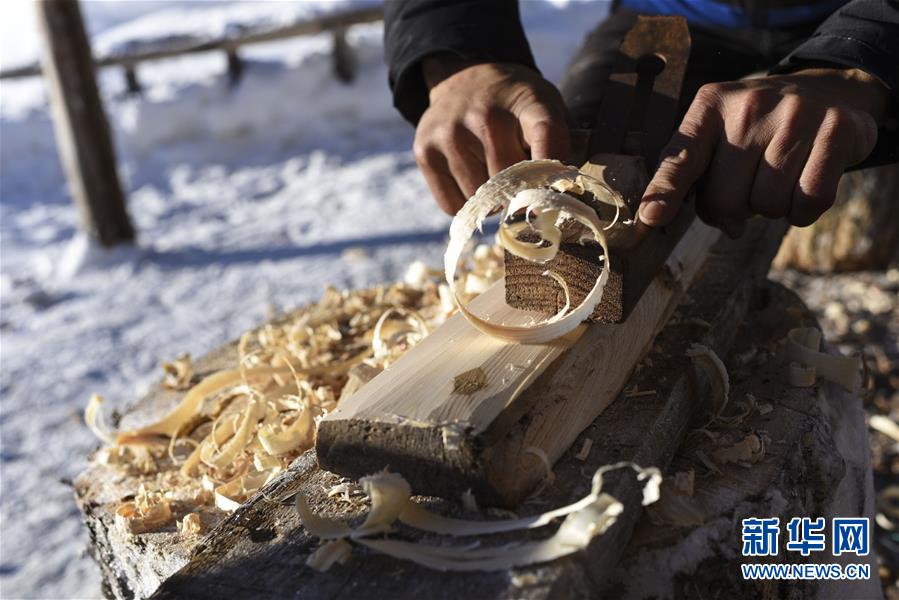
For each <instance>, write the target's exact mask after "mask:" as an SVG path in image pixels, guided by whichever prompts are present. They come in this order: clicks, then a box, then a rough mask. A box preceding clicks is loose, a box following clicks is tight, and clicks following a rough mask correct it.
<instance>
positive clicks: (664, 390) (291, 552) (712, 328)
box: [148, 221, 837, 599]
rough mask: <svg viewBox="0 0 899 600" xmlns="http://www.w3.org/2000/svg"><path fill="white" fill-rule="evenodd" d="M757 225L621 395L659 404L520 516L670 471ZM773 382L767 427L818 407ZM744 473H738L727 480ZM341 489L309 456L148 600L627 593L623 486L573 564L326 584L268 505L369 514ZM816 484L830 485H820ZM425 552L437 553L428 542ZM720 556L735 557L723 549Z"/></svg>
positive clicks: (725, 252)
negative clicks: (637, 469) (613, 519)
mask: <svg viewBox="0 0 899 600" xmlns="http://www.w3.org/2000/svg"><path fill="white" fill-rule="evenodd" d="M753 225H754V227H751V228H750V231H749V232H748V234H747V236H746V238H745V239H743V240H741V241H738V242H735V241H732V240H721V241H720V242H719V243H718V244H717V245H716V246H715V248H714V249H713V251H712V252H711V253H710V258H709V260H708V261H706V265H705V266H704V268H703V270H702V272H701V274H700V275H699V277H698V281H697V283H696V285H695V286H694V287H693V288H692V289H691V291H690V296H691V299H692V301H691V302H690V303H688V304H685V305H682V306H681V307H680V309H679V311H678V313H677V315H676V316H677V318H676V323H671V324H669V325H668V326H667V327H666V329H665V331H664V332H663V333H662V334H661V335H660V336H659V337H658V339H657V340H656V351H654V352H653V353H652V356H653V358H654V361H655V366H654V368H652V369H643V370H642V371H641V372H640V373H639V374H638V375H636V376H632V377H631V378H630V380H629V383H628V385H637V386H640V388H641V389H649V388H652V389H653V390H654V391H655V392H656V394H655V395H652V396H648V397H640V398H632V399H629V398H627V397H624V396H619V398H618V400H617V401H616V402H615V403H614V404H613V405H612V406H611V407H610V408H609V410H608V411H606V412H604V413H603V414H602V415H601V416H600V417H599V418H598V419H597V420H596V421H595V422H594V423H593V424H592V425H591V426H590V427H589V429H588V430H587V431H586V432H585V434H584V435H583V436H582V437H581V440H579V441H583V440H584V439H585V437H590V439H591V440H593V442H594V445H593V450H592V451H591V452H590V453H589V456H588V457H587V458H586V460H584V461H580V460H578V459H576V458H575V457H574V453H573V452H572V453H567V454H566V455H565V456H564V458H563V459H562V460H561V461H560V462H559V463H558V465H557V467H556V472H557V476H558V477H557V480H556V483H555V484H554V485H553V486H550V487H549V488H547V489H546V491H545V492H544V494H543V495H542V497H541V501H542V502H541V503H540V504H539V505H532V504H526V505H525V506H523V507H522V508H521V509H520V514H522V515H524V514H533V513H535V512H538V511H539V510H542V509H545V508H546V507H547V506H556V505H561V504H564V503H566V502H569V501H571V500H573V499H575V498H578V497H580V496H581V495H582V494H583V493H584V489H585V487H587V485H588V483H587V477H588V476H587V475H585V474H589V473H591V472H593V470H594V469H596V468H597V467H598V466H600V465H603V464H608V463H610V462H614V461H618V460H635V461H637V462H639V463H640V464H643V465H655V466H658V467H660V468H663V469H664V468H665V467H666V466H667V465H668V463H669V461H670V460H671V458H672V457H673V456H674V454H675V452H676V449H677V448H678V446H680V444H681V442H682V441H683V439H684V435H685V431H686V429H687V427H688V425H689V422H690V419H691V416H692V415H694V414H695V413H696V411H697V409H699V408H701V407H702V406H703V398H704V394H703V390H704V389H705V386H704V384H703V376H702V374H701V373H696V372H693V369H692V368H691V366H690V365H691V363H690V360H689V358H687V357H686V356H685V350H686V348H687V347H688V346H689V345H690V344H691V343H692V342H695V341H698V342H701V343H705V344H707V345H709V346H710V347H713V348H715V350H716V351H717V352H718V353H719V354H720V355H721V356H722V357H726V355H727V349H728V348H729V347H730V345H731V343H732V342H733V340H734V337H735V336H736V334H737V330H738V328H739V326H740V324H741V323H742V322H743V319H744V316H745V315H746V313H747V311H748V310H749V306H750V300H751V299H752V298H753V297H754V293H755V291H756V290H757V287H756V282H757V281H758V280H759V278H763V277H764V274H765V273H766V272H767V267H768V264H769V263H770V260H771V257H772V256H773V254H774V252H775V251H776V248H777V245H778V243H779V240H780V239H781V237H782V235H783V232H784V229H785V227H784V226H783V225H782V224H779V223H773V222H770V221H756V222H755V223H754V224H753ZM777 308H778V309H779V310H786V309H789V308H790V306H783V305H782V304H778V307H777ZM769 312H775V311H769ZM699 318H701V319H704V320H706V321H708V324H709V327H704V326H701V325H697V324H695V320H696V319H699ZM748 327H750V330H751V331H760V330H762V329H763V327H762V326H761V325H760V324H750V325H749V326H748ZM773 333H774V334H775V337H768V338H764V339H765V340H766V341H765V343H766V345H770V344H773V343H774V341H776V339H777V338H776V336H777V335H781V332H779V331H774V332H773ZM778 381H779V380H773V381H772V380H770V379H765V381H764V382H763V383H764V384H765V386H766V387H765V389H764V391H758V392H757V393H758V395H759V397H762V396H763V395H774V396H775V397H777V398H784V400H783V401H784V402H785V403H787V402H788V403H789V406H787V407H784V408H783V409H781V408H780V407H779V406H778V407H776V409H775V411H776V412H775V413H772V415H773V416H774V418H783V419H789V418H790V417H791V416H796V415H801V414H803V413H800V412H797V409H799V408H801V407H809V406H813V405H814V403H815V398H814V394H815V393H814V391H813V390H809V389H802V390H792V391H789V390H788V389H786V388H784V386H783V384H780V385H777V384H778ZM757 382H761V379H759V380H758V381H757ZM750 391H752V390H750ZM788 393H789V399H787V397H788ZM780 411H782V412H780ZM776 446H777V452H776V453H775V455H773V456H772V457H771V458H770V459H769V461H766V463H765V466H766V469H767V467H768V466H769V465H771V466H772V467H773V466H775V463H774V462H773V461H774V460H775V459H776V460H777V461H778V462H777V463H776V464H785V462H788V461H789V457H790V456H792V455H793V454H797V453H798V452H797V451H796V450H795V448H794V446H793V445H783V446H782V447H781V446H779V445H776ZM578 447H580V444H578ZM741 469H742V468H738V467H734V471H737V470H741ZM766 473H767V474H768V476H767V477H766V478H765V479H762V478H759V479H758V480H756V479H753V480H752V482H751V483H752V486H751V488H747V489H746V490H744V491H743V492H740V490H739V489H737V488H736V487H735V480H734V479H733V477H732V476H730V475H728V476H727V479H726V481H725V484H726V485H727V487H728V488H729V489H730V490H731V498H732V499H733V501H734V504H740V503H741V502H743V501H750V500H751V499H752V498H758V497H760V496H763V494H762V493H760V492H759V490H764V489H765V487H766V485H768V482H769V481H770V479H771V478H774V477H776V476H778V474H779V471H777V470H776V468H772V469H771V470H770V471H766ZM830 475H831V474H828V477H830ZM833 476H834V477H836V476H837V474H833ZM338 481H339V478H338V477H336V476H334V475H332V474H329V473H326V472H323V471H322V470H321V469H320V468H319V467H318V465H317V464H316V461H315V456H314V455H313V454H312V453H311V452H310V453H307V454H305V455H304V456H302V457H301V458H299V459H298V460H297V461H296V462H295V463H294V464H293V465H292V466H291V468H290V470H289V471H288V472H287V473H285V475H284V476H283V477H281V478H279V479H278V480H276V481H274V482H272V483H271V484H270V485H269V486H268V487H267V488H266V489H265V490H263V491H262V492H261V493H260V494H258V495H257V496H255V497H254V498H252V499H251V500H250V501H249V502H248V503H247V504H246V505H245V506H244V507H242V508H241V509H239V510H238V511H236V512H235V513H233V514H232V515H231V516H229V517H228V519H227V520H225V521H224V522H223V523H222V524H221V525H219V526H218V527H217V528H216V529H215V530H214V531H212V532H211V533H210V534H209V535H208V536H207V537H205V538H204V539H203V541H202V542H200V543H199V544H198V545H197V546H196V547H195V548H194V550H193V553H192V555H191V558H190V561H189V563H188V564H187V565H186V566H185V567H184V568H182V569H180V570H179V571H178V572H177V573H176V574H174V575H173V576H172V577H170V578H168V579H167V580H166V581H165V582H164V583H163V585H162V586H161V587H160V589H159V590H158V591H157V593H156V594H155V595H154V597H155V598H159V599H162V598H183V597H191V598H220V597H222V596H228V597H234V596H237V597H265V598H269V597H270V598H277V597H304V598H334V597H343V596H352V595H353V594H360V595H362V596H364V597H376V598H382V597H383V598H387V597H389V598H418V597H421V596H422V595H423V594H426V595H427V596H428V597H431V598H435V599H438V598H439V599H443V598H462V597H477V598H531V599H548V598H587V597H600V594H603V595H602V596H601V597H607V596H608V597H613V596H615V595H616V594H606V593H605V592H604V590H606V589H607V588H608V587H609V586H610V585H612V586H614V585H619V586H620V585H621V584H622V583H623V582H622V581H621V580H620V579H619V578H617V577H616V573H617V570H616V568H615V566H616V564H617V563H618V561H619V559H620V557H621V554H622V552H624V551H625V550H626V548H627V547H628V544H627V540H628V538H629V536H630V532H631V528H632V527H633V524H634V522H635V521H636V520H637V519H638V517H639V515H640V509H639V499H638V498H637V497H636V496H637V495H638V491H639V490H638V487H637V486H636V483H635V482H634V481H633V480H632V479H628V478H627V477H620V478H610V482H609V486H608V488H607V489H608V491H610V492H611V493H612V494H613V495H615V496H616V497H618V498H621V499H622V500H624V501H625V502H626V504H627V507H628V508H627V510H626V511H625V514H624V515H622V517H621V518H620V519H619V523H618V524H616V525H615V526H614V527H613V528H612V529H611V530H610V531H609V532H608V533H607V534H606V536H604V537H602V538H598V539H597V540H595V542H594V543H593V544H591V546H590V547H589V548H588V550H587V552H585V553H583V554H581V555H576V556H572V557H569V558H566V559H562V560H558V561H555V562H553V563H550V564H546V565H536V566H533V567H528V568H522V569H515V570H514V571H502V572H495V573H441V572H437V571H432V570H428V569H425V568H421V567H418V566H416V565H413V564H410V563H407V562H403V561H397V560H393V559H390V558H388V557H386V556H383V555H379V554H375V553H372V552H369V551H367V550H365V549H361V548H357V549H356V550H355V551H354V556H353V559H352V560H351V561H350V562H349V563H348V564H346V565H342V566H341V565H337V566H335V567H333V568H332V569H331V571H329V572H328V573H324V574H321V573H316V572H314V571H312V570H311V569H308V568H304V567H303V562H304V561H305V560H306V558H307V557H308V556H309V554H310V553H311V552H312V551H313V550H314V549H315V548H316V547H317V541H316V540H315V539H314V538H312V537H310V536H309V535H308V533H307V532H305V531H304V530H303V528H302V526H301V525H300V524H299V522H298V519H297V517H296V515H295V511H294V509H293V507H292V506H291V505H290V503H289V502H287V503H279V502H272V501H271V500H270V499H272V498H276V499H277V498H281V497H284V496H285V495H289V494H292V493H294V492H297V491H299V492H300V493H303V494H304V495H306V496H307V498H309V499H310V502H311V504H312V506H313V508H314V509H315V510H316V511H318V512H321V513H324V514H328V515H331V516H337V517H340V518H345V519H349V520H356V521H358V519H359V518H360V517H361V516H362V515H364V513H365V511H366V510H367V509H366V506H365V504H364V503H361V504H338V503H336V502H335V501H334V500H333V499H329V498H328V497H327V495H326V490H327V489H328V488H329V487H330V486H331V485H333V484H335V483H337V482H338ZM737 481H738V480H737ZM827 481H830V482H831V483H833V482H834V479H833V477H830V479H827ZM821 484H822V485H823V486H826V485H829V484H828V483H827V482H826V481H825V478H824V477H822V478H821ZM423 501H425V502H427V503H428V504H429V505H430V507H431V508H432V509H434V510H437V511H438V512H443V513H446V514H451V515H458V514H460V508H459V506H458V504H457V503H455V502H452V501H441V500H439V499H436V498H427V499H423ZM743 506H744V507H745V506H748V505H746V504H743ZM401 533H402V536H403V537H404V538H407V539H421V538H422V536H421V534H419V533H415V532H414V531H410V530H408V529H406V528H403V529H402V531H401ZM537 535H538V536H539V535H541V534H539V533H538V534H537ZM542 535H545V534H542ZM510 539H511V538H510V537H508V536H507V537H503V538H502V539H487V540H485V541H484V544H487V545H490V544H496V543H506V542H508V541H510ZM424 541H425V542H426V543H433V542H434V540H433V539H426V540H424ZM643 544H645V540H644V541H643ZM728 549H729V551H731V552H732V548H731V547H728ZM151 559H152V558H148V560H151ZM710 560H714V557H712V559H710ZM624 583H626V582H624ZM725 583H726V582H722V584H721V587H720V588H719V589H720V590H722V591H723V593H724V595H725V596H727V597H733V598H743V597H745V598H750V597H758V594H757V593H753V590H756V591H757V590H758V589H761V588H754V587H752V584H745V583H739V582H738V583H733V582H732V584H733V585H731V586H730V587H728V586H727V585H724V584H725ZM618 589H619V591H620V588H618ZM731 592H733V593H731Z"/></svg>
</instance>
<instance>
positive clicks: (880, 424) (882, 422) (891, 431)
mask: <svg viewBox="0 0 899 600" xmlns="http://www.w3.org/2000/svg"><path fill="white" fill-rule="evenodd" d="M868 427H870V428H871V429H873V430H874V431H877V432H878V433H882V434H883V435H885V436H887V437H888V438H890V439H892V440H893V441H894V442H899V424H897V423H896V421H894V420H892V419H891V418H889V417H884V416H883V415H871V416H870V417H868Z"/></svg>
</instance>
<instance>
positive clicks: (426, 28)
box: [384, 0, 536, 124]
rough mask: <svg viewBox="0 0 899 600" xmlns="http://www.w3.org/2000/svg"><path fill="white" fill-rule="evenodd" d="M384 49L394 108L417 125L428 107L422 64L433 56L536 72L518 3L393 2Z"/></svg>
mask: <svg viewBox="0 0 899 600" xmlns="http://www.w3.org/2000/svg"><path fill="white" fill-rule="evenodd" d="M384 49H385V52H386V55H387V64H388V66H389V69H390V71H389V75H390V89H391V91H392V92H393V105H394V106H396V108H397V109H398V110H399V111H400V113H401V114H402V115H403V116H404V117H405V118H406V119H407V120H408V121H409V122H410V123H412V124H416V123H418V120H419V119H420V118H421V115H422V113H423V112H424V111H425V109H426V108H427V107H428V90H427V88H426V86H425V82H424V78H423V76H422V72H421V61H422V59H423V58H424V57H426V56H427V55H429V54H434V53H436V52H451V53H453V54H456V55H457V56H459V57H460V58H464V59H475V60H483V61H484V62H515V63H520V64H524V65H527V66H530V67H533V68H535V69H536V66H535V64H534V57H533V55H532V54H531V49H530V46H528V41H527V38H526V37H525V35H524V29H523V28H522V26H521V18H520V16H519V12H518V1H517V0H388V1H387V2H386V3H385V7H384Z"/></svg>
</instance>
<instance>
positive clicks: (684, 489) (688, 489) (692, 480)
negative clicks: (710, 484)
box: [673, 469, 696, 496]
mask: <svg viewBox="0 0 899 600" xmlns="http://www.w3.org/2000/svg"><path fill="white" fill-rule="evenodd" d="M695 485H696V471H694V470H693V469H688V470H686V471H678V472H677V473H675V474H674V483H673V487H674V490H675V491H676V492H677V493H679V494H683V495H684V496H692V495H693V489H694V487H695Z"/></svg>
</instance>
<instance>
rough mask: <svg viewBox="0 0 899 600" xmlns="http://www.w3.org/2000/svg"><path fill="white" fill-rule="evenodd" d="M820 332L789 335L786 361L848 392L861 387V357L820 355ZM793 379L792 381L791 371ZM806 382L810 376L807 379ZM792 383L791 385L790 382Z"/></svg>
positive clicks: (810, 330)
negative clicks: (811, 370) (810, 371)
mask: <svg viewBox="0 0 899 600" xmlns="http://www.w3.org/2000/svg"><path fill="white" fill-rule="evenodd" d="M820 349H821V331H820V330H818V329H815V328H812V327H797V328H795V329H791V330H790V331H789V333H787V344H786V349H785V351H784V359H785V361H786V362H787V364H790V363H796V364H797V365H800V366H801V367H805V368H812V369H814V372H813V374H814V375H817V376H819V377H823V378H824V379H826V380H828V381H831V382H833V383H835V384H837V385H839V386H840V387H842V388H843V389H845V390H847V391H850V392H852V391H855V390H857V389H859V387H861V372H862V363H861V357H860V356H854V357H849V356H834V355H831V354H826V353H824V352H821V351H820ZM790 377H791V379H792V377H793V369H791V372H790ZM803 377H805V378H806V379H804V380H803V381H805V380H807V377H808V376H807V375H804V376H803ZM791 383H792V381H791Z"/></svg>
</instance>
